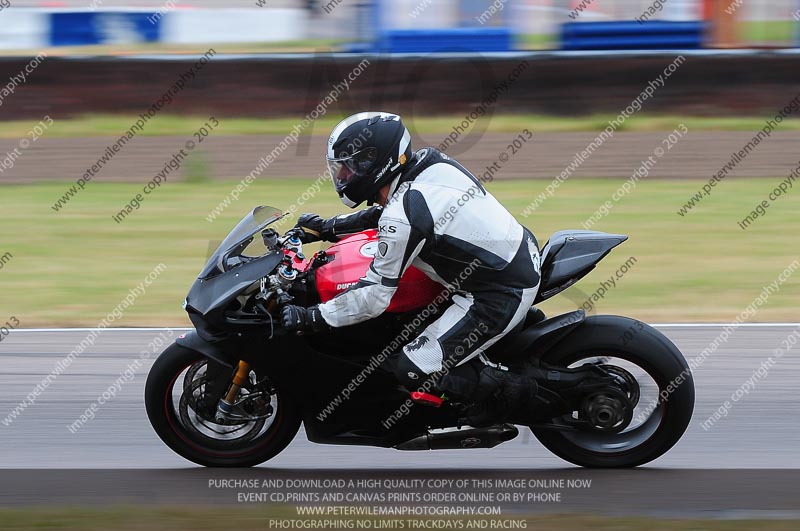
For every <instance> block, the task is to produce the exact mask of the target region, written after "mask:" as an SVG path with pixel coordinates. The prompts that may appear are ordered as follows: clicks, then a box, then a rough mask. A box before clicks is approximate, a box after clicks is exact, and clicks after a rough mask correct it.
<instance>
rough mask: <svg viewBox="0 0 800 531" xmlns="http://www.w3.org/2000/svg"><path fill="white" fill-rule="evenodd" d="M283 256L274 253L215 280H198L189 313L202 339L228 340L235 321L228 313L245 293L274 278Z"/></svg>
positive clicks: (189, 297)
mask: <svg viewBox="0 0 800 531" xmlns="http://www.w3.org/2000/svg"><path fill="white" fill-rule="evenodd" d="M282 258H283V256H282V255H281V253H277V252H275V253H270V254H267V255H264V256H261V257H259V258H255V259H253V260H252V261H250V262H247V263H245V264H242V265H240V266H239V267H237V268H235V269H232V270H230V271H227V272H225V273H222V274H219V275H217V276H214V277H211V278H205V279H203V278H198V279H197V280H195V282H194V284H193V285H192V288H191V289H190V290H189V294H188V295H187V296H186V311H187V312H188V314H189V318H190V319H191V320H192V324H194V325H195V327H196V328H197V332H198V333H199V334H200V336H201V337H202V338H203V339H205V340H207V341H215V340H220V339H224V338H225V337H227V335H228V332H229V331H230V330H228V327H227V326H226V325H231V326H236V325H237V324H240V323H237V322H235V321H230V320H228V319H227V318H226V316H225V312H226V310H228V309H229V308H230V307H231V305H232V304H233V303H234V299H236V298H237V297H238V296H239V295H240V294H241V293H242V292H243V291H244V290H246V289H247V288H249V287H250V286H252V285H253V284H254V283H255V282H258V281H259V280H260V279H261V278H262V277H264V276H265V275H268V274H270V273H271V272H272V271H273V270H274V269H275V268H276V267H277V266H278V264H280V262H281V259H282Z"/></svg>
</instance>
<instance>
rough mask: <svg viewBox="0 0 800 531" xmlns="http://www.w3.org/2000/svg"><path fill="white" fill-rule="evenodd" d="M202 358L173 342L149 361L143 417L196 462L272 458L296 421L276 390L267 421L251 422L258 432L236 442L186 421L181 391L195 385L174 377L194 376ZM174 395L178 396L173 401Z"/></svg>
mask: <svg viewBox="0 0 800 531" xmlns="http://www.w3.org/2000/svg"><path fill="white" fill-rule="evenodd" d="M206 361H207V360H206V358H205V357H204V356H203V355H202V354H200V353H199V352H196V351H193V350H190V349H187V348H185V347H182V346H180V345H178V344H173V345H171V346H170V347H168V348H167V349H166V350H165V351H164V352H163V353H162V354H161V356H159V358H158V359H157V360H156V362H155V363H154V364H153V367H152V368H151V369H150V374H149V375H148V377H147V385H146V386H145V397H144V398H145V406H146V409H147V417H148V418H149V419H150V424H151V425H152V426H153V429H154V430H155V432H156V433H157V434H158V436H159V437H160V438H161V440H162V441H163V442H164V443H165V444H166V445H167V446H169V447H170V448H171V449H172V450H173V451H175V452H176V453H177V454H178V455H180V456H182V457H184V458H186V459H188V460H189V461H192V462H194V463H197V464H198V465H203V466H208V467H249V466H254V465H258V464H260V463H263V462H264V461H267V460H269V459H271V458H273V457H275V456H276V455H277V454H278V453H280V452H281V451H282V450H283V449H284V448H286V447H287V446H288V445H289V443H290V442H292V440H293V439H294V437H295V435H296V434H297V431H298V430H299V429H300V424H301V418H300V413H299V410H298V408H297V406H296V405H295V404H294V403H293V402H292V400H291V398H290V397H287V396H285V393H282V392H281V391H280V390H279V389H276V390H275V394H274V395H273V396H272V397H271V398H272V400H273V401H276V405H277V407H275V408H274V415H272V416H271V418H270V419H268V420H269V424H267V423H266V421H265V422H261V421H259V422H261V425H258V424H255V423H254V426H255V428H258V429H259V430H263V431H260V432H259V433H258V434H256V435H250V434H248V436H247V437H246V438H243V440H242V441H238V440H236V439H229V440H224V439H223V440H221V441H215V440H214V439H213V438H211V437H209V436H206V435H205V434H203V433H202V432H201V431H200V430H198V429H197V428H196V427H195V426H192V425H189V424H188V422H189V420H188V419H189V414H188V413H187V407H186V406H185V404H184V402H183V398H184V393H186V392H187V390H192V391H194V390H196V389H195V387H196V386H192V385H191V382H190V381H188V382H187V381H184V382H181V381H180V380H181V379H182V377H184V378H185V379H189V378H193V377H196V376H197V372H198V370H202V367H203V363H204V362H206ZM186 375H191V376H188V377H187V376H186ZM176 396H178V397H180V398H179V399H178V400H177V403H176V399H175V397H176ZM182 408H183V409H182ZM192 413H194V412H192ZM195 418H197V415H195Z"/></svg>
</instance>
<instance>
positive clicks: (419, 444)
mask: <svg viewBox="0 0 800 531" xmlns="http://www.w3.org/2000/svg"><path fill="white" fill-rule="evenodd" d="M517 435H519V430H518V429H517V427H516V426H513V425H511V424H500V425H497V426H490V427H488V428H470V429H467V430H451V431H445V432H437V433H432V432H427V433H425V434H424V435H420V436H419V437H414V438H413V439H410V440H408V441H406V442H404V443H400V444H398V445H396V446H395V449H396V450H458V449H460V448H494V447H495V446H497V445H498V444H501V443H504V442H506V441H510V440H511V439H513V438H514V437H516V436H517Z"/></svg>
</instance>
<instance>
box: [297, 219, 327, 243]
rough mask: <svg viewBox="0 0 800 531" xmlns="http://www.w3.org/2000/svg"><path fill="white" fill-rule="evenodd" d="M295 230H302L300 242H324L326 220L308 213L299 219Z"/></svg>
mask: <svg viewBox="0 0 800 531" xmlns="http://www.w3.org/2000/svg"><path fill="white" fill-rule="evenodd" d="M295 228H297V229H300V230H302V233H301V234H300V241H302V242H303V243H313V242H318V241H320V240H324V239H325V237H324V235H323V233H324V231H325V220H324V219H322V218H321V217H319V216H318V215H317V214H312V213H306V214H303V215H301V216H300V217H299V218H297V225H295Z"/></svg>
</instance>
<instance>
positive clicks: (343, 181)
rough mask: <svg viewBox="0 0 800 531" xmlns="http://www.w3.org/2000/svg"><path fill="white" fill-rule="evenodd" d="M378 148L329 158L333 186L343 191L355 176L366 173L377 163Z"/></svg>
mask: <svg viewBox="0 0 800 531" xmlns="http://www.w3.org/2000/svg"><path fill="white" fill-rule="evenodd" d="M377 157H378V150H377V149H375V148H367V149H364V150H361V151H358V152H356V153H353V154H352V155H348V156H346V157H340V158H336V159H330V158H329V159H327V161H328V171H329V172H330V174H331V177H332V178H333V186H334V187H335V188H336V191H337V192H341V191H342V190H343V189H344V187H345V186H347V185H348V184H349V183H351V182H352V181H353V179H354V177H361V176H362V175H365V174H366V173H367V172H369V170H370V169H371V168H372V167H373V166H374V165H375V160H376V159H377Z"/></svg>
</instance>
